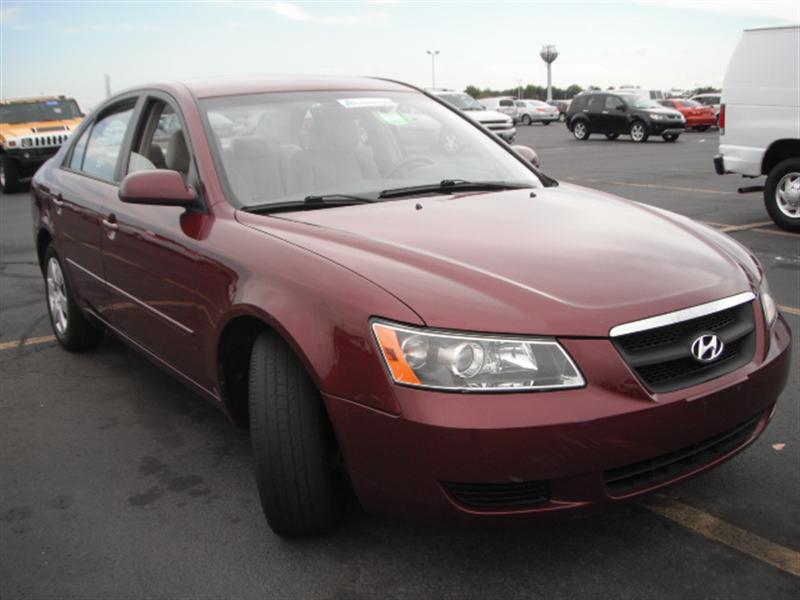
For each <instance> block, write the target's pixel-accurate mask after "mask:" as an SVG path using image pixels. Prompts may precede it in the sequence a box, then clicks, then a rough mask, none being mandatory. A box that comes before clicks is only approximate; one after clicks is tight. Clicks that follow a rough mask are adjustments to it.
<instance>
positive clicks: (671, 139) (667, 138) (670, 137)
mask: <svg viewBox="0 0 800 600" xmlns="http://www.w3.org/2000/svg"><path fill="white" fill-rule="evenodd" d="M661 137H663V138H664V141H665V142H674V141H675V140H677V139H678V138H679V137H680V134H679V133H665V134H664V135H662V136H661Z"/></svg>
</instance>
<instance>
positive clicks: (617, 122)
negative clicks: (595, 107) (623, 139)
mask: <svg viewBox="0 0 800 600" xmlns="http://www.w3.org/2000/svg"><path fill="white" fill-rule="evenodd" d="M626 109H627V107H626V106H625V103H624V102H623V101H622V98H619V97H618V96H606V103H605V107H604V109H603V112H604V115H603V117H604V119H605V123H606V124H605V128H606V133H627V132H628V114H627V110H626Z"/></svg>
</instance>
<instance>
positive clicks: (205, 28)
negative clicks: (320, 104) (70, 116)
mask: <svg viewBox="0 0 800 600" xmlns="http://www.w3.org/2000/svg"><path fill="white" fill-rule="evenodd" d="M797 23H800V2H797V1H792V2H783V1H758V0H750V1H749V2H744V1H739V0H728V1H709V2H703V1H694V2H685V1H682V0H663V1H658V0H651V1H630V2H603V1H594V2H590V1H583V2H569V1H563V0H562V1H561V2H502V1H494V2H489V1H484V2H431V1H429V2H413V1H405V2H404V1H394V2H392V1H380V0H378V1H358V2H356V1H354V2H341V1H337V2H289V1H282V2H256V1H251V2H237V1H224V0H217V1H207V2H181V1H165V0H161V1H147V0H140V1H136V2H119V1H118V2H113V1H109V0H106V1H105V2H93V1H73V2H65V1H49V0H27V1H25V2H20V1H16V0H0V95H1V96H2V97H5V98H13V97H20V96H29V95H38V94H42V93H44V94H66V95H69V96H73V97H75V98H77V99H78V101H79V102H80V103H81V105H82V106H83V107H84V108H85V109H89V108H91V107H92V106H93V105H95V104H96V103H97V102H99V101H101V100H102V99H103V98H104V97H105V84H104V74H105V73H108V74H109V76H110V81H111V87H112V91H119V90H122V89H123V88H127V87H131V86H134V85H139V84H143V83H147V82H152V81H162V80H171V79H191V78H204V77H216V76H225V75H229V76H230V75H241V74H248V75H252V74H260V73H309V74H347V75H375V76H382V77H390V78H394V79H400V80H403V81H407V82H409V83H412V84H416V85H419V86H423V87H430V86H431V83H432V82H431V59H430V56H429V55H428V54H427V53H426V50H438V51H439V54H438V56H437V57H436V86H437V87H446V88H451V89H459V90H461V89H463V88H464V87H465V86H467V85H469V84H473V85H477V86H479V87H492V88H495V89H498V88H499V89H502V88H510V87H514V86H516V85H517V84H518V82H519V81H522V82H523V84H526V83H532V84H535V85H545V84H546V69H545V66H544V63H543V62H542V60H541V58H540V57H539V51H540V49H541V47H542V46H543V45H545V44H554V45H555V46H556V48H557V49H558V51H559V53H560V54H559V57H558V58H557V59H556V61H555V63H554V64H553V85H556V86H560V87H566V86H568V85H570V84H573V83H577V84H578V85H581V86H583V87H586V86H588V85H598V86H601V87H607V86H615V87H618V86H620V85H639V86H641V87H644V88H654V89H662V90H667V89H671V88H679V89H686V88H694V87H699V86H705V85H713V86H719V85H721V83H722V79H723V77H724V74H725V68H726V65H727V62H728V58H729V57H730V55H731V53H732V51H733V49H734V46H735V45H736V42H737V41H738V39H739V37H740V35H741V32H742V30H743V29H746V28H750V27H764V26H772V25H787V24H797Z"/></svg>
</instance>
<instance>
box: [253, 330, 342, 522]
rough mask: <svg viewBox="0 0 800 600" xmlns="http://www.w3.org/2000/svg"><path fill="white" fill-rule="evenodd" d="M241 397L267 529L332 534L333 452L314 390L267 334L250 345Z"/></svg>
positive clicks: (338, 484)
mask: <svg viewBox="0 0 800 600" xmlns="http://www.w3.org/2000/svg"><path fill="white" fill-rule="evenodd" d="M248 393H249V404H250V437H251V440H252V444H253V455H254V459H255V468H256V482H257V483H258V493H259V496H260V498H261V506H262V508H263V510H264V515H265V516H266V517H267V521H268V523H269V526H270V527H271V528H272V530H273V531H274V532H275V533H277V534H278V535H281V536H287V537H299V536H312V535H321V534H323V533H328V532H330V531H333V530H334V529H336V527H338V525H339V524H340V523H341V520H342V517H343V514H344V511H343V508H344V498H345V494H344V490H345V489H346V487H345V481H346V479H345V477H344V467H343V461H342V460H341V454H340V452H339V451H338V445H337V443H336V438H335V436H334V434H333V430H332V428H331V425H330V422H329V421H328V417H327V413H326V412H325V408H324V406H323V404H322V398H320V395H319V392H318V390H317V389H316V387H315V386H314V383H313V382H312V381H311V378H310V377H309V376H308V373H306V370H305V369H304V367H303V364H302V363H301V362H300V360H299V359H298V358H297V356H296V355H295V353H294V352H293V351H292V349H291V348H290V347H289V345H288V344H287V343H286V342H285V341H284V340H283V339H282V338H281V337H280V336H279V335H278V334H276V333H274V332H265V333H262V334H261V335H260V336H259V337H258V338H257V339H256V341H255V343H254V344H253V350H252V352H251V354H250V386H249V392H248Z"/></svg>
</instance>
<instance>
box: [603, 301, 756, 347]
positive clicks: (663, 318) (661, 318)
mask: <svg viewBox="0 0 800 600" xmlns="http://www.w3.org/2000/svg"><path fill="white" fill-rule="evenodd" d="M755 298H756V295H755V294H754V293H753V292H742V293H741V294H736V295H734V296H728V297H727V298H721V299H720V300H714V301H712V302H706V303H705V304H698V305H697V306H691V307H689V308H684V309H681V310H676V311H675V312H671V313H666V314H663V315H657V316H655V317H649V318H647V319H641V320H640V321H631V322H630V323H623V324H622V325H617V326H615V327H612V328H611V331H610V332H609V335H610V336H611V337H612V338H613V337H619V336H621V335H628V334H629V333H638V332H640V331H647V330H648V329H655V328H656V327H664V326H665V325H674V324H676V323H682V322H683V321H689V320H691V319H696V318H697V317H704V316H706V315H710V314H712V313H715V312H719V311H721V310H725V309H726V308H733V307H734V306H739V305H740V304H745V303H746V302H752V301H753V300H755Z"/></svg>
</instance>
